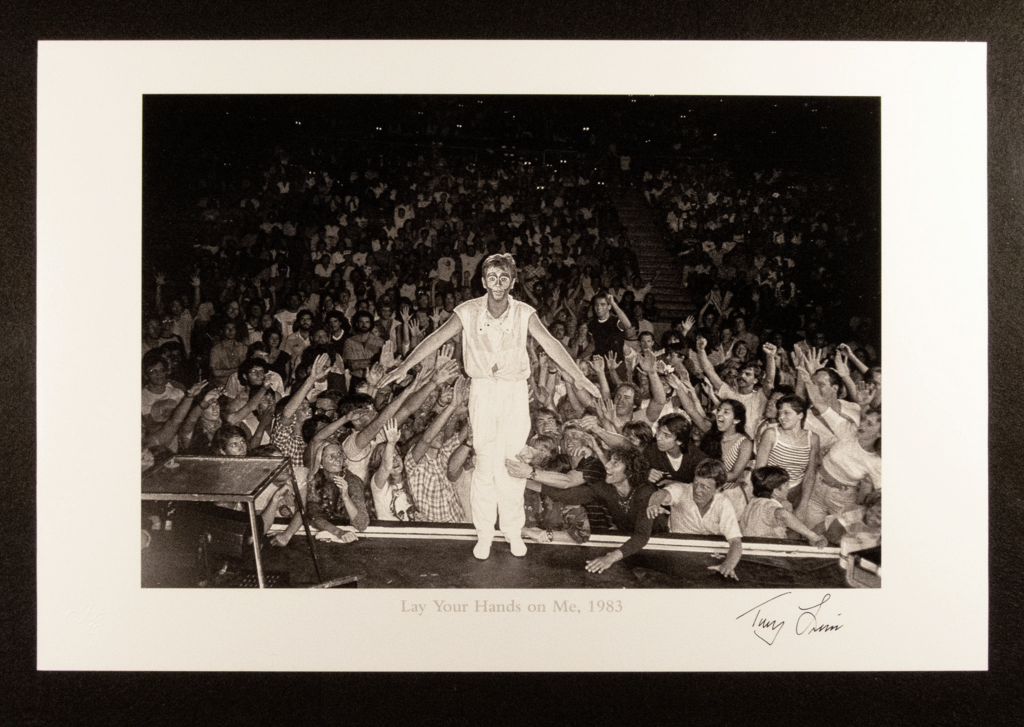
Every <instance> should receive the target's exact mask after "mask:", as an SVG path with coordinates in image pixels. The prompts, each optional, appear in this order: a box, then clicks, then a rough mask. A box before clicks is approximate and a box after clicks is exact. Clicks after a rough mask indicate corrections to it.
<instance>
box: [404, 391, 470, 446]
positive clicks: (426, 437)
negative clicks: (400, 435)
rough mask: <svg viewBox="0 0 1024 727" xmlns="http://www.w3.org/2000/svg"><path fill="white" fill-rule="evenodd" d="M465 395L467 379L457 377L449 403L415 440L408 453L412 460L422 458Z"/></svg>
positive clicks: (467, 394) (467, 393) (467, 392)
mask: <svg viewBox="0 0 1024 727" xmlns="http://www.w3.org/2000/svg"><path fill="white" fill-rule="evenodd" d="M467 396H469V379H459V381H458V382H457V383H456V384H455V395H454V396H452V400H451V403H449V404H448V406H446V407H445V408H444V411H442V412H441V414H440V416H437V417H435V418H434V421H432V422H431V423H430V426H429V427H427V431H425V432H424V433H423V436H422V437H420V438H419V441H417V442H416V445H415V446H414V447H413V448H412V451H411V452H410V453H409V456H410V457H411V458H412V461H413V462H419V461H420V460H421V459H423V455H425V454H426V453H427V450H428V449H429V448H430V443H431V442H433V441H434V439H436V438H437V436H438V435H439V434H440V433H441V430H442V429H444V427H445V425H446V424H447V423H448V420H449V419H451V418H452V415H453V414H454V413H455V411H456V410H457V409H458V408H459V406H460V405H461V404H462V401H463V400H464V399H465V398H466V397H467Z"/></svg>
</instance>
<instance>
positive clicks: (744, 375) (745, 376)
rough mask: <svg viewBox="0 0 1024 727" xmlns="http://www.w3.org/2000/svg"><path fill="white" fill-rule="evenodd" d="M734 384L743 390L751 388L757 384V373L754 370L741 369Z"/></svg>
mask: <svg viewBox="0 0 1024 727" xmlns="http://www.w3.org/2000/svg"><path fill="white" fill-rule="evenodd" d="M736 383H737V384H738V385H739V386H741V387H743V388H744V389H746V388H751V387H753V386H754V384H756V383H757V372H755V371H754V369H743V370H742V371H740V376H739V378H738V379H737V380H736Z"/></svg>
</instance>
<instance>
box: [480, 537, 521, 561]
mask: <svg viewBox="0 0 1024 727" xmlns="http://www.w3.org/2000/svg"><path fill="white" fill-rule="evenodd" d="M524 548H525V546H524ZM490 556H491V541H490V540H478V541H476V545H474V546H473V557H474V558H477V559H478V560H487V559H488V558H489V557H490Z"/></svg>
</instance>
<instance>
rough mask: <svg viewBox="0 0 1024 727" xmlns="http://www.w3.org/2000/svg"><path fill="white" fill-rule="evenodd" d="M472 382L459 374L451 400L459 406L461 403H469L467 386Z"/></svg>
mask: <svg viewBox="0 0 1024 727" xmlns="http://www.w3.org/2000/svg"><path fill="white" fill-rule="evenodd" d="M471 384H472V382H471V380H470V379H468V378H467V377H465V376H460V377H459V379H458V381H456V382H455V392H454V394H453V396H452V402H454V403H455V404H457V405H458V406H459V407H462V406H463V405H466V406H468V405H469V387H470V385H471Z"/></svg>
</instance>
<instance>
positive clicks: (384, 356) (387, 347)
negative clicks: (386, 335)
mask: <svg viewBox="0 0 1024 727" xmlns="http://www.w3.org/2000/svg"><path fill="white" fill-rule="evenodd" d="M380 365H381V366H383V367H384V370H385V371H390V370H391V369H393V368H394V367H395V342H394V341H392V340H391V339H388V340H387V342H386V343H385V344H384V347H383V348H382V349H381V350H380Z"/></svg>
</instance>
